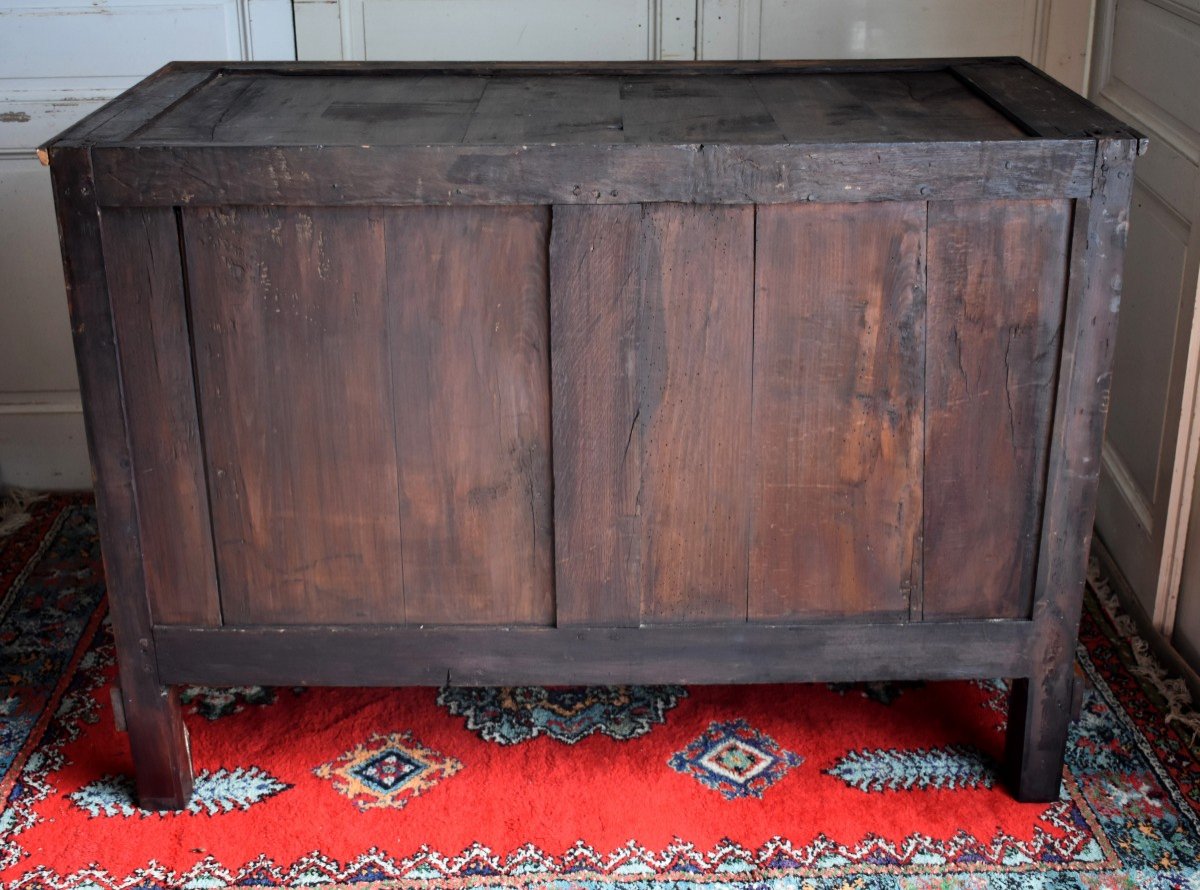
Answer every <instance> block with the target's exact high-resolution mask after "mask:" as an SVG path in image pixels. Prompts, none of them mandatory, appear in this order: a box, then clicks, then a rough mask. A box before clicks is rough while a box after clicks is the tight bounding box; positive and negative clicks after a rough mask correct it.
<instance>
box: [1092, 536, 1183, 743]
mask: <svg viewBox="0 0 1200 890" xmlns="http://www.w3.org/2000/svg"><path fill="white" fill-rule="evenodd" d="M1087 582H1088V585H1089V586H1090V587H1091V588H1092V590H1093V591H1094V592H1095V594H1096V600H1097V601H1098V602H1099V603H1100V607H1101V608H1102V609H1103V610H1104V613H1105V614H1106V615H1107V616H1108V619H1109V621H1111V622H1112V625H1113V627H1114V628H1116V631H1117V633H1118V634H1120V635H1121V637H1122V638H1123V639H1124V641H1125V643H1126V644H1127V645H1128V646H1129V651H1130V652H1131V653H1132V654H1133V660H1134V664H1133V666H1132V668H1131V669H1132V671H1133V673H1134V674H1135V675H1136V676H1137V677H1139V678H1140V679H1142V680H1144V681H1145V682H1147V683H1149V684H1150V685H1151V686H1152V687H1153V688H1154V689H1155V690H1157V692H1158V694H1159V695H1161V696H1162V697H1163V700H1164V701H1165V702H1166V703H1167V715H1166V717H1165V718H1164V722H1166V723H1175V724H1177V725H1178V726H1179V727H1180V728H1182V729H1184V730H1187V731H1190V733H1191V738H1190V740H1189V741H1190V744H1191V745H1192V746H1193V747H1195V745H1196V744H1197V741H1200V712H1198V711H1197V710H1196V705H1195V702H1193V701H1192V693H1191V691H1190V690H1189V689H1188V687H1187V683H1185V682H1184V681H1183V680H1182V679H1181V678H1179V677H1172V676H1170V674H1169V673H1168V672H1167V669H1166V668H1165V667H1164V666H1163V664H1162V662H1160V661H1159V660H1158V658H1157V657H1155V655H1154V652H1153V651H1152V650H1151V649H1150V644H1149V642H1147V641H1146V640H1145V639H1143V638H1142V636H1141V634H1140V633H1138V628H1137V624H1136V622H1135V621H1134V620H1133V618H1132V617H1130V616H1129V615H1128V614H1126V612H1125V610H1124V608H1122V606H1121V601H1120V599H1119V598H1118V597H1117V594H1116V592H1115V591H1114V590H1113V589H1112V585H1111V584H1110V583H1109V580H1108V578H1107V577H1105V575H1104V572H1103V571H1102V570H1101V568H1100V563H1099V561H1098V560H1097V559H1096V557H1094V556H1092V557H1089V558H1088V569H1087Z"/></svg>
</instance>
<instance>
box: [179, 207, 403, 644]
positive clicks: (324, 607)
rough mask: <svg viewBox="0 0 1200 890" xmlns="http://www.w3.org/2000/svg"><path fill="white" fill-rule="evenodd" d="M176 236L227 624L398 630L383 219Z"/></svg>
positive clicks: (248, 223) (302, 218)
mask: <svg viewBox="0 0 1200 890" xmlns="http://www.w3.org/2000/svg"><path fill="white" fill-rule="evenodd" d="M183 223H184V225H183V231H184V239H185V245H186V247H185V249H186V252H187V268H188V275H189V279H190V289H191V295H192V315H193V337H194V339H195V344H196V350H195V351H196V370H197V380H198V388H199V398H200V410H201V416H202V419H203V424H204V434H205V441H206V443H207V446H208V452H207V457H208V478H209V484H210V497H211V504H212V516H213V526H214V538H215V546H216V553H217V563H218V572H219V578H220V582H221V603H222V607H223V610H224V615H225V621H226V623H228V624H262V623H281V624H286V623H299V624H303V623H312V622H322V621H338V622H344V623H354V622H356V621H363V622H366V621H372V622H374V621H390V622H396V623H399V622H403V620H404V601H403V593H402V574H401V551H400V526H399V511H398V508H397V473H396V454H395V446H394V440H395V421H394V418H393V414H392V404H391V398H390V396H389V391H390V386H391V368H390V366H389V362H388V335H387V317H386V312H385V305H386V300H385V293H386V275H385V257H384V224H383V217H382V213H380V212H373V211H360V210H345V209H341V208H309V209H303V210H280V209H264V208H228V209H224V210H194V211H187V212H185V213H184V215H183Z"/></svg>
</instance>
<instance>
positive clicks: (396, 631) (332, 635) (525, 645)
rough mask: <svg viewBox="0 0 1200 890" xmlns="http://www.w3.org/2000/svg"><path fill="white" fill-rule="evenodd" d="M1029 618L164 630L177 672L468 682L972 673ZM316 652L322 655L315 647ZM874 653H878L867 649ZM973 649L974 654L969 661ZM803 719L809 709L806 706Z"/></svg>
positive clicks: (1015, 664)
mask: <svg viewBox="0 0 1200 890" xmlns="http://www.w3.org/2000/svg"><path fill="white" fill-rule="evenodd" d="M1031 630H1032V625H1031V624H1030V622H1028V621H964V622H954V623H946V624H920V623H913V624H902V625H889V624H851V623H838V624H818V625H807V626H806V625H794V626H791V627H764V626H762V625H747V624H745V623H742V624H733V625H724V626H721V625H708V626H704V625H692V626H674V627H669V626H661V625H660V626H654V627H642V628H624V627H571V628H543V627H513V628H484V627H478V628H456V627H441V628H422V629H418V628H413V627H407V628H405V627H384V626H377V627H262V628H219V629H215V630H205V629H201V628H183V627H161V628H156V629H155V638H156V639H157V640H158V643H159V647H160V652H161V655H160V663H161V665H162V671H163V676H164V678H165V679H166V680H168V681H169V682H171V683H188V684H191V683H200V684H205V685H214V686H228V685H235V684H241V683H255V684H261V685H267V686H288V685H296V684H312V685H321V686H392V685H401V684H403V685H417V686H443V685H447V684H453V685H458V686H486V685H525V684H542V685H561V684H572V685H574V684H623V683H804V682H811V681H814V680H822V681H830V682H835V681H838V682H850V681H856V680H868V679H870V678H872V677H878V676H887V677H892V678H894V679H897V680H904V679H913V680H916V679H924V680H934V679H946V680H949V679H967V678H976V677H981V676H982V677H996V676H1014V675H1019V674H1023V673H1025V672H1026V671H1027V670H1028V669H1029V663H1030V658H1031V650H1030V646H1029V642H1030V632H1031ZM314 652H320V653H321V654H322V657H321V658H314V657H313V653H314ZM868 652H869V653H871V657H870V658H869V659H868V658H866V657H864V653H868ZM964 652H969V653H970V654H971V658H970V659H969V660H968V659H965V658H964V657H963V653H964ZM797 719H803V715H797Z"/></svg>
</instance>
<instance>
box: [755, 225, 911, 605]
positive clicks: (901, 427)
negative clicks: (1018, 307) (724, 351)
mask: <svg viewBox="0 0 1200 890" xmlns="http://www.w3.org/2000/svg"><path fill="white" fill-rule="evenodd" d="M925 213H926V210H925V205H924V204H907V203H888V204H832V205H830V204H826V205H798V206H790V207H760V208H759V210H758V238H757V248H756V251H755V256H756V258H757V265H756V280H755V313H754V342H755V349H754V418H753V430H754V449H753V454H754V475H753V481H752V487H751V491H752V498H753V504H754V514H753V521H752V529H751V533H750V542H751V550H750V591H749V617H750V619H751V620H756V621H760V620H789V621H795V620H800V619H804V618H819V617H833V616H847V615H856V616H875V617H889V616H890V617H893V618H896V617H902V616H904V617H906V616H907V614H908V610H909V599H910V596H911V595H912V594H913V591H914V589H917V590H919V588H920V584H921V562H920V558H921V542H920V535H921V465H922V431H923V422H924V420H923V377H924V363H925V343H924V339H925V334H924V328H925V319H924V281H925Z"/></svg>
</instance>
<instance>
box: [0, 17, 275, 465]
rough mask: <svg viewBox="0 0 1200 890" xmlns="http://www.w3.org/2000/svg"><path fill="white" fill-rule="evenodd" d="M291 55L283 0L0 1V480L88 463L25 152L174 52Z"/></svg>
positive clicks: (51, 259)
mask: <svg viewBox="0 0 1200 890" xmlns="http://www.w3.org/2000/svg"><path fill="white" fill-rule="evenodd" d="M271 57H274V58H294V57H295V49H294V38H293V32H292V12H291V4H290V2H289V0H181V2H177V3H170V2H164V0H103V2H85V0H77V2H64V0H20V2H5V0H0V486H7V485H20V486H27V487H35V488H81V487H87V486H89V485H90V484H91V483H90V479H91V472H90V469H89V468H88V460H87V452H86V447H85V444H84V438H83V418H82V413H81V408H80V401H79V393H78V388H79V384H78V381H77V379H76V374H75V360H74V352H73V349H72V345H71V335H70V326H69V321H68V318H67V301H66V294H65V292H64V288H63V278H62V263H61V260H60V258H59V249H58V230H57V226H56V224H55V221H54V213H53V206H52V201H51V190H50V176H49V172H48V171H47V170H46V169H45V168H43V167H42V166H41V165H40V164H39V163H38V160H37V156H36V154H35V149H36V148H37V146H38V145H39V144H41V143H42V142H44V141H46V140H47V139H49V138H50V137H51V136H53V135H54V134H55V133H58V132H60V131H61V130H64V129H66V128H67V127H68V126H70V125H71V124H72V123H74V122H75V121H76V120H78V119H79V118H81V117H83V116H84V115H85V114H88V113H89V112H91V111H93V110H94V109H95V108H97V107H98V106H99V105H101V104H102V103H103V102H105V101H107V100H108V99H110V98H112V97H113V96H115V95H116V94H117V93H119V92H120V91H121V90H123V89H125V88H126V87H128V86H130V85H132V84H133V83H134V82H136V81H137V80H140V79H141V78H142V77H145V76H146V75H147V74H149V73H150V72H152V71H153V70H155V69H156V68H158V67H160V66H162V65H163V64H164V63H166V62H169V61H171V60H173V59H189V58H190V59H196V58H204V59H250V58H271Z"/></svg>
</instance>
